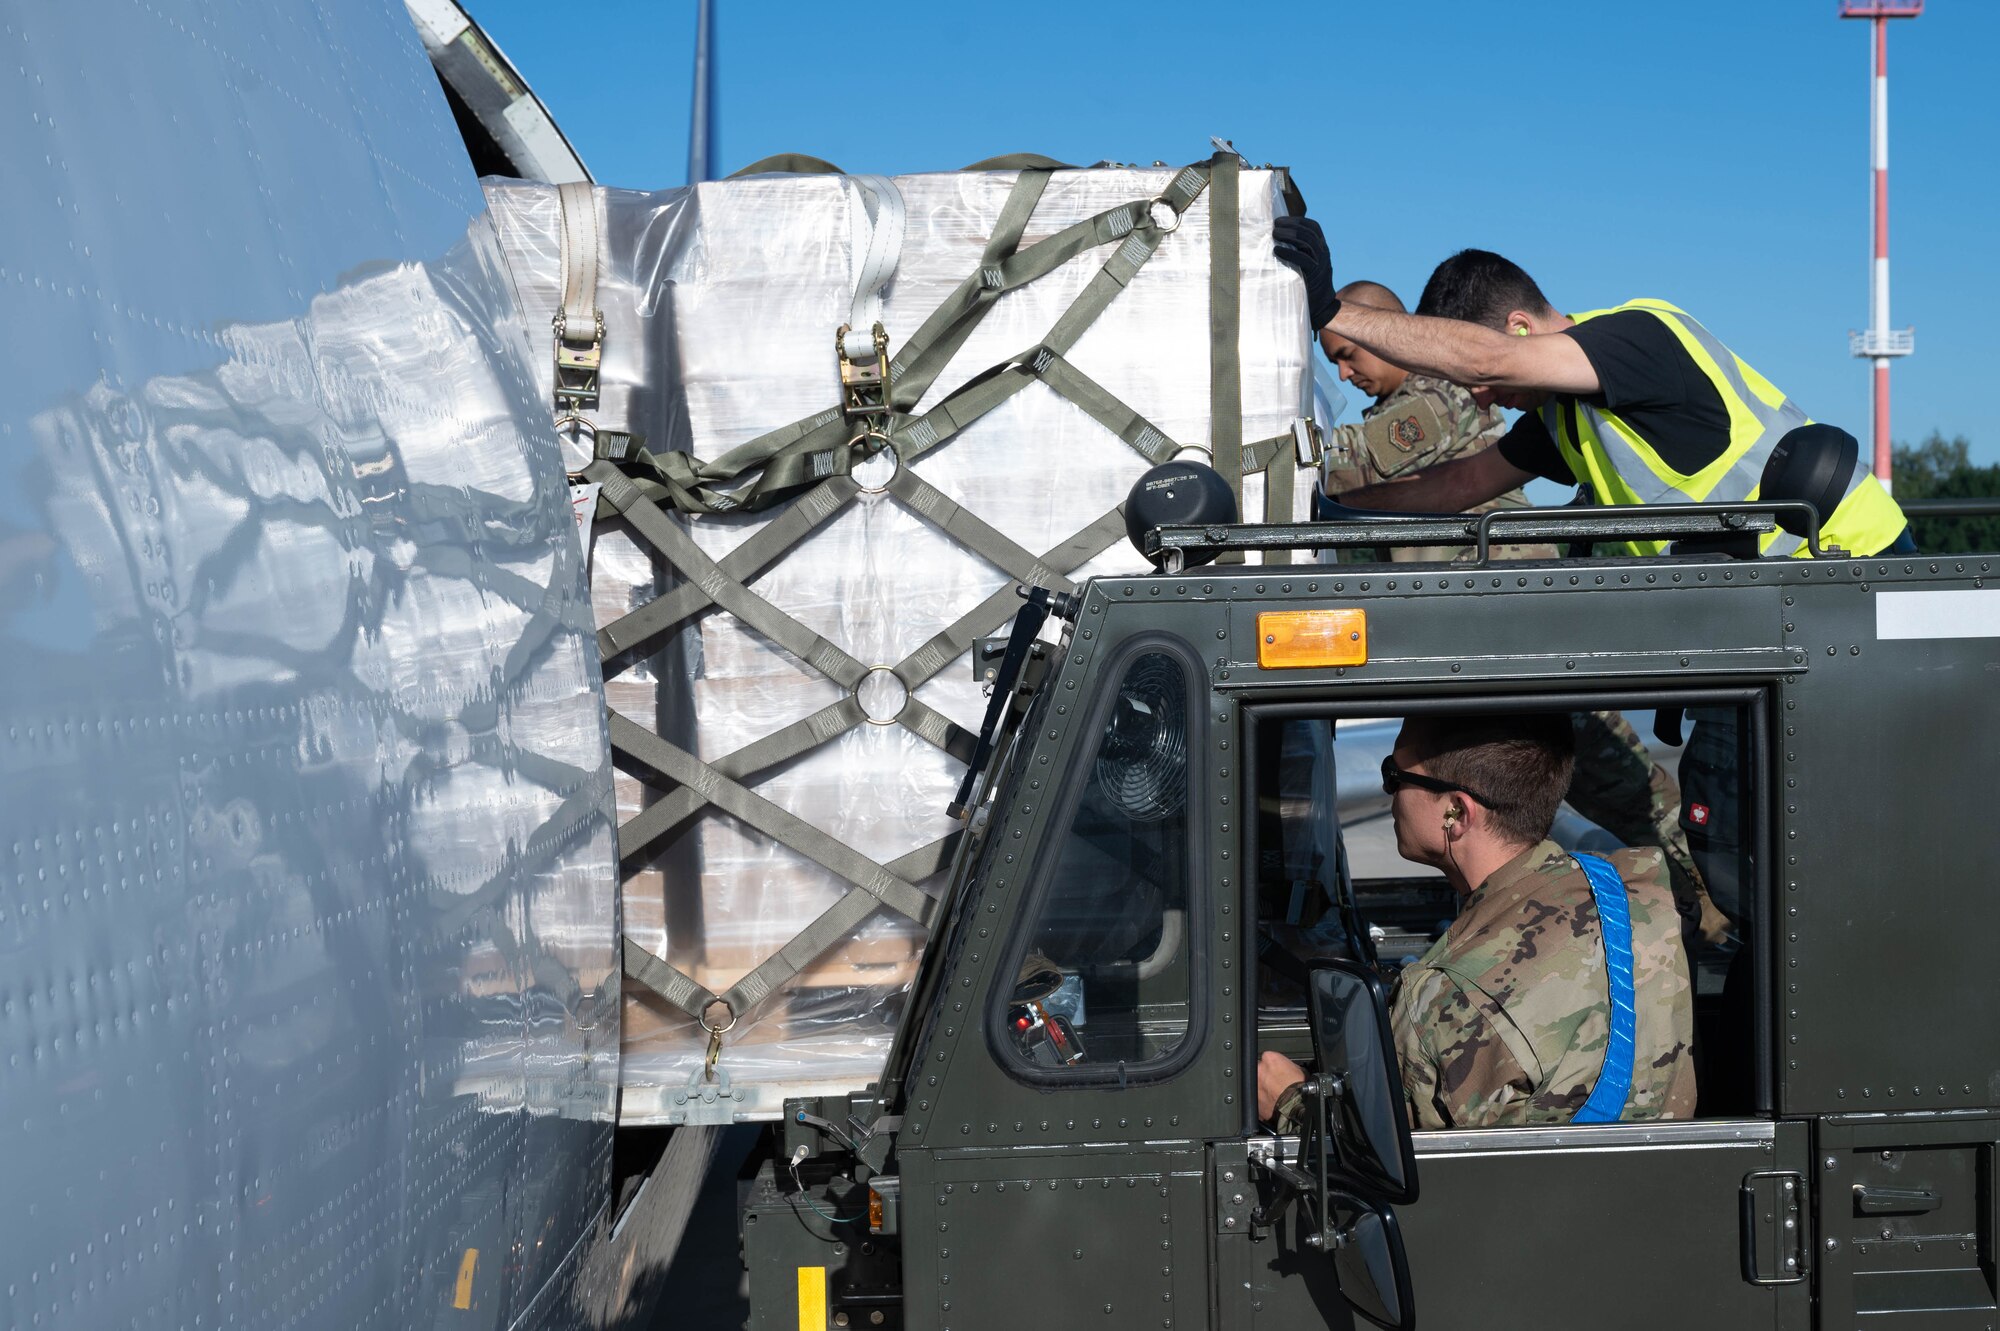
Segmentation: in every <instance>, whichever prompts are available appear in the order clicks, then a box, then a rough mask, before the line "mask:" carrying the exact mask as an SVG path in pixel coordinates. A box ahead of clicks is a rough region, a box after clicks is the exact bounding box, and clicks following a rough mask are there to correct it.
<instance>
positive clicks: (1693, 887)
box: [1566, 712, 1729, 946]
mask: <svg viewBox="0 0 2000 1331" xmlns="http://www.w3.org/2000/svg"><path fill="white" fill-rule="evenodd" d="M1570 720H1571V722H1572V723H1573V724H1574V725H1575V727H1576V770H1575V773H1574V774H1573V775H1572V776H1571V777H1570V782H1569V794H1568V796H1566V798H1567V799H1568V801H1569V806H1570V807H1571V808H1572V809H1575V810H1576V811H1577V812H1578V813H1580V814H1582V815H1583V816H1584V817H1586V818H1588V819H1590V821H1592V822H1593V823H1596V824H1597V825H1598V826H1599V827H1601V828H1603V829H1604V830H1605V831H1607V832H1609V833H1611V835H1613V836H1615V837H1617V838H1618V839H1619V840H1620V841H1623V842H1624V843H1625V844H1626V845H1628V846H1657V847H1658V848H1659V849H1660V850H1661V851H1663V852H1664V853H1665V855H1666V860H1667V874H1668V877H1669V878H1670V879H1671V880H1672V883H1673V889H1674V909H1675V910H1677V911H1679V912H1680V916H1681V931H1682V933H1683V934H1684V935H1686V937H1687V939H1688V941H1689V944H1690V945H1691V946H1692V945H1693V944H1694V943H1695V941H1696V940H1697V939H1699V940H1701V941H1705V942H1709V943H1719V942H1721V941H1722V939H1723V937H1724V936H1725V935H1726V934H1727V933H1728V930H1729V917H1728V916H1726V915H1724V914H1723V913H1722V912H1721V911H1720V910H1718V909H1716V906H1715V902H1714V901H1712V900H1710V899H1709V893H1708V886H1707V883H1706V882H1705V881H1704V880H1703V878H1702V874H1701V870H1700V869H1698V868H1697V867H1695V858H1694V854H1693V852H1692V851H1691V850H1690V849H1689V848H1688V837H1687V833H1686V832H1685V831H1684V830H1683V829H1682V827H1681V788H1680V786H1679V784H1678V783H1676V782H1675V781H1674V778H1673V777H1672V776H1671V775H1670V774H1669V773H1668V772H1667V769H1666V768H1664V767H1662V766H1661V765H1660V764H1659V763H1657V762H1654V761H1653V755H1652V754H1651V753H1649V752H1648V751H1647V749H1646V742H1645V741H1644V740H1642V739H1640V738H1639V735H1638V733H1637V732H1636V731H1634V730H1633V729H1632V726H1631V724H1630V723H1629V722H1627V721H1626V720H1625V717H1624V715H1623V714H1622V713H1619V712H1577V713H1575V714H1574V715H1572V716H1571V717H1570Z"/></svg>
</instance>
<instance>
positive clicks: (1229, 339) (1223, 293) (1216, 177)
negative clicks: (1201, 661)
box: [1208, 152, 1289, 563]
mask: <svg viewBox="0 0 2000 1331" xmlns="http://www.w3.org/2000/svg"><path fill="white" fill-rule="evenodd" d="M1209 171H1210V178H1209V183H1210V185H1211V187H1212V188H1211V191H1210V193H1209V196H1208V445H1209V453H1210V458H1211V460H1212V461H1213V462H1214V464H1215V469H1216V470H1217V471H1219V472H1221V473H1222V479H1223V480H1225V481H1228V482H1229V488H1230V489H1231V490H1233V491H1235V493H1236V503H1237V507H1238V509H1239V510H1240V509H1241V507H1242V504H1243V365H1242V357H1241V352H1240V349H1239V348H1238V346H1237V337H1238V334H1239V333H1240V331H1241V325H1242V322H1243V291H1242V287H1243V256H1242V248H1243V247H1242V236H1241V234H1240V232H1239V225H1240V215H1239V214H1240V209H1239V200H1238V187H1239V185H1240V183H1241V182H1240V180H1239V175H1240V173H1241V171H1242V162H1241V159H1240V158H1238V157H1237V156H1236V154H1235V153H1233V152H1219V153H1217V154H1216V155H1215V156H1214V158H1212V159H1211V160H1210V162H1209ZM1267 483H1268V481H1267ZM1264 557H1265V559H1267V560H1270V559H1274V558H1275V559H1279V560H1285V559H1289V556H1288V555H1280V554H1274V552H1269V551H1267V552H1266V553H1265V555H1264ZM1242 561H1243V555H1242V553H1241V552H1240V551H1233V550H1232V551H1225V552H1224V553H1223V554H1222V555H1221V556H1220V557H1219V558H1218V559H1217V561H1216V562H1217V563H1241V562H1242Z"/></svg>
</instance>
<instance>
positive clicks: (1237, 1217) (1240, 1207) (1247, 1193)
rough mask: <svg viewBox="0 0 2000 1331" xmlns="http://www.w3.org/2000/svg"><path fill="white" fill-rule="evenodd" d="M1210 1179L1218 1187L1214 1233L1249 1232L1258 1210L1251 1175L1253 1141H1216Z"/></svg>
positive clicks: (1254, 1185) (1255, 1188) (1255, 1186)
mask: <svg viewBox="0 0 2000 1331" xmlns="http://www.w3.org/2000/svg"><path fill="white" fill-rule="evenodd" d="M1209 1159H1210V1161H1211V1162H1212V1167H1211V1169H1210V1171H1209V1181H1210V1183H1211V1184H1213V1186H1214V1188H1215V1232H1216V1233H1218V1234H1248V1233H1249V1232H1250V1215H1251V1213H1252V1212H1253V1211H1255V1210H1256V1209H1257V1185H1256V1182H1255V1180H1253V1179H1252V1178H1251V1177H1250V1144H1249V1143H1248V1142H1243V1141H1233V1142H1217V1143H1216V1144H1215V1145H1214V1147H1213V1148H1211V1150H1210V1152H1209Z"/></svg>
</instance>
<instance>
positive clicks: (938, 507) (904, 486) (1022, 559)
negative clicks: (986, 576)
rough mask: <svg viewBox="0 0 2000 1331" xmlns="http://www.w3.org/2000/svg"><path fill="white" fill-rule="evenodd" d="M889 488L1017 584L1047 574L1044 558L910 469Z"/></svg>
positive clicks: (898, 473) (898, 471)
mask: <svg viewBox="0 0 2000 1331" xmlns="http://www.w3.org/2000/svg"><path fill="white" fill-rule="evenodd" d="M888 488H889V493H890V494H892V495H894V496H895V497H896V498H897V499H900V500H901V501H902V502H903V505H904V507H906V508H908V509H909V510H910V511H911V512H912V513H915V514H916V515H917V516H918V517H920V518H922V519H923V520H924V521H926V522H928V523H930V524H931V525H932V526H933V527H936V528H937V529H938V530H939V531H941V532H943V533H944V534H945V535H947V536H949V537H951V539H952V540H954V541H957V542H958V543H959V544H960V545H962V546H964V547H965V548H966V549H968V550H970V551H972V553H974V554H976V555H978V556H979V557H980V558H981V559H984V560H985V561H986V562H987V563H989V564H991V565H993V566H994V567H995V568H997V569H999V570H1000V571H1001V572H1002V573H1005V574H1007V575H1008V576H1009V577H1011V578H1013V579H1014V580H1015V581H1017V582H1025V583H1030V584H1032V583H1034V582H1037V581H1039V580H1040V577H1041V576H1044V575H1045V573H1046V570H1044V569H1043V567H1042V561H1041V560H1040V559H1037V558H1036V557H1035V556H1034V555H1033V554H1031V553H1029V551H1028V550H1026V549H1025V548H1023V547H1022V546H1020V545H1018V544H1016V543H1015V542H1014V541H1013V540H1012V539H1011V538H1009V537H1007V536H1005V535H1003V534H1002V533H1001V532H1000V531H999V530H998V529H997V528H995V527H993V526H992V525H990V524H989V523H987V522H986V521H985V520H984V519H983V518H980V517H979V516H978V515H976V514H974V513H973V512H972V511H971V510H970V509H967V508H963V507H961V506H960V505H959V503H958V502H957V501H956V500H954V499H952V498H951V497H950V496H948V495H946V494H945V493H944V492H943V491H942V490H940V489H938V488H937V487H936V486H934V485H932V484H931V483H930V482H929V481H926V480H925V479H924V478H923V477H921V476H919V475H917V474H916V473H915V472H914V471H911V470H910V469H909V468H908V467H898V468H897V469H896V475H895V477H894V478H893V479H892V480H890V482H889V487H888ZM905 682H906V683H907V682H908V681H905Z"/></svg>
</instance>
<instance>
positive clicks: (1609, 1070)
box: [1570, 854, 1639, 1123]
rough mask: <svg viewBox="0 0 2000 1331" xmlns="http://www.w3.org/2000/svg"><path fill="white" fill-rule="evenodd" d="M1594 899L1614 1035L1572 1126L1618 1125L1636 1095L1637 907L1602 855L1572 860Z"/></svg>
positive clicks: (1610, 1038)
mask: <svg viewBox="0 0 2000 1331" xmlns="http://www.w3.org/2000/svg"><path fill="white" fill-rule="evenodd" d="M1572 858H1574V859H1575V860H1576V863H1577V867H1578V868H1580V869H1582V870H1583V876H1584V877H1585V878H1588V879H1589V880H1590V894H1591V895H1592V896H1593V897H1595V898H1596V900H1597V924H1598V933H1599V935H1600V936H1601V937H1602V938H1603V939H1604V963H1605V965H1604V969H1605V973H1606V976H1607V978H1608V979H1609V982H1610V989H1611V1035H1610V1037H1609V1038H1608V1039H1607V1040H1606V1041H1605V1045H1604V1068H1603V1070H1602V1071H1600V1072H1599V1073H1598V1074H1597V1085H1595V1086H1593V1087H1592V1088H1591V1091H1590V1098H1589V1099H1588V1100H1586V1101H1584V1102H1583V1108H1581V1109H1579V1110H1577V1111H1576V1116H1575V1117H1574V1118H1573V1119H1571V1120H1570V1121H1571V1122H1573V1123H1616V1122H1617V1121H1618V1119H1619V1117H1620V1116H1621V1115H1622V1114H1624V1112H1625V1101H1626V1099H1627V1097H1629V1096H1630V1095H1631V1093H1632V1054H1633V1046H1634V1043H1635V1038H1636V1036H1637V1034H1638V1028H1639V1009H1638V1003H1637V998H1636V996H1635V991H1634V988H1633V983H1632V908H1631V903H1630V902H1629V901H1628V900H1627V898H1626V895H1625V883H1624V880H1623V879H1621V878H1619V876H1618V870H1616V869H1614V868H1612V867H1611V861H1609V860H1607V859H1605V858H1604V857H1603V856H1601V855H1584V854H1578V855H1575V856H1573V857H1572Z"/></svg>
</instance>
